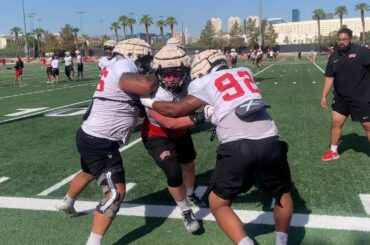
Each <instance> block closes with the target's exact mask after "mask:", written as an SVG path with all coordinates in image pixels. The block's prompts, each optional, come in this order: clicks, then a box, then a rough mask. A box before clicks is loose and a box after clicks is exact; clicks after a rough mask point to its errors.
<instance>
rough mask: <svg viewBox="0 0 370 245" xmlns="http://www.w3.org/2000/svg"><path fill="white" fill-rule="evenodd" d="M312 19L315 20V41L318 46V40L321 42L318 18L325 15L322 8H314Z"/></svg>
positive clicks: (320, 18)
mask: <svg viewBox="0 0 370 245" xmlns="http://www.w3.org/2000/svg"><path fill="white" fill-rule="evenodd" d="M312 13H313V19H315V20H317V34H318V35H317V42H318V45H319V48H320V42H321V33H320V29H321V28H320V20H322V19H323V18H324V17H325V12H324V10H323V9H315V10H314V11H313V12H312Z"/></svg>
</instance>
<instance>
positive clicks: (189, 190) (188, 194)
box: [186, 186, 194, 196]
mask: <svg viewBox="0 0 370 245" xmlns="http://www.w3.org/2000/svg"><path fill="white" fill-rule="evenodd" d="M193 193H194V186H192V187H190V188H186V195H187V196H190V195H192V194H193Z"/></svg>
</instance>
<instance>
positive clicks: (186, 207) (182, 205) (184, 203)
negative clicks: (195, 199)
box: [176, 199, 190, 212]
mask: <svg viewBox="0 0 370 245" xmlns="http://www.w3.org/2000/svg"><path fill="white" fill-rule="evenodd" d="M176 204H177V206H178V207H179V208H180V209H181V212H184V211H185V210H189V209H190V207H189V205H188V201H187V200H186V199H184V200H182V201H180V202H177V201H176Z"/></svg>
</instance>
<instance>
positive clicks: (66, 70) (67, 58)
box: [64, 51, 74, 81]
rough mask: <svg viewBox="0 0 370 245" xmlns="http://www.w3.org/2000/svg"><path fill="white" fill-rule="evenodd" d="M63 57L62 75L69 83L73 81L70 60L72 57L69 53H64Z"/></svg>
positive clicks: (71, 60)
mask: <svg viewBox="0 0 370 245" xmlns="http://www.w3.org/2000/svg"><path fill="white" fill-rule="evenodd" d="M64 55H65V57H64V65H65V66H64V73H65V74H66V76H67V77H68V79H69V80H70V81H73V73H74V69H73V59H72V56H71V53H70V52H69V51H66V52H65V53H64Z"/></svg>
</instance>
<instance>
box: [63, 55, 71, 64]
mask: <svg viewBox="0 0 370 245" xmlns="http://www.w3.org/2000/svg"><path fill="white" fill-rule="evenodd" d="M64 64H65V65H66V66H70V65H72V56H66V57H64Z"/></svg>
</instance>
